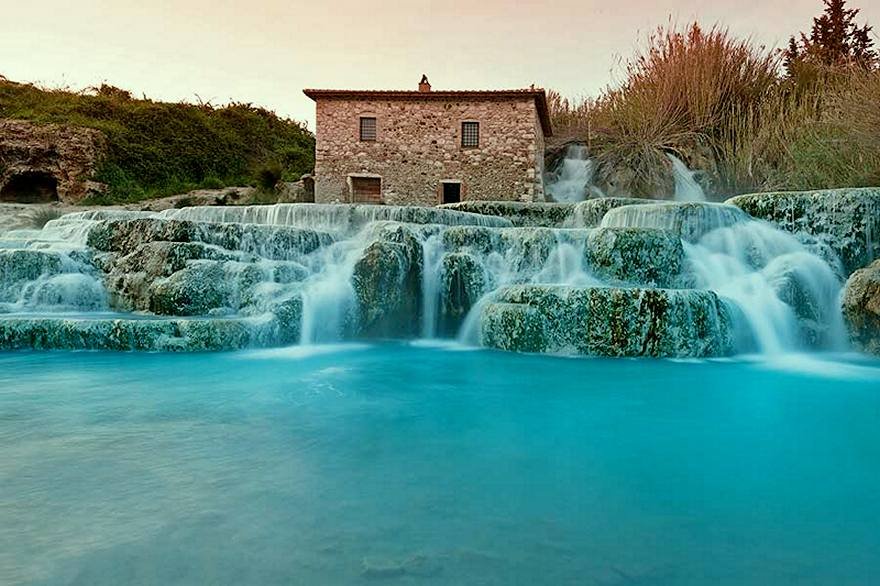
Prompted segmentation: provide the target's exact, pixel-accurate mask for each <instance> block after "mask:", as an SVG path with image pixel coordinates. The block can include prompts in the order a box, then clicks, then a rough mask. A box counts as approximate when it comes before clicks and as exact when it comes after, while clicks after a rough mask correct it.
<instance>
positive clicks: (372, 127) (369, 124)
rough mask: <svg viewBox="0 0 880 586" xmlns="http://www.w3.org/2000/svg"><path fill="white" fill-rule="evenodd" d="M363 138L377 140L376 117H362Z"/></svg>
mask: <svg viewBox="0 0 880 586" xmlns="http://www.w3.org/2000/svg"><path fill="white" fill-rule="evenodd" d="M361 140H376V119H375V118H361Z"/></svg>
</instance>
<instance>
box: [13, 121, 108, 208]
mask: <svg viewBox="0 0 880 586" xmlns="http://www.w3.org/2000/svg"><path fill="white" fill-rule="evenodd" d="M104 148H105V141H104V138H103V135H102V134H101V133H100V132H99V131H97V130H92V129H87V128H74V127H69V126H62V125H58V124H34V123H32V122H27V121H24V120H2V119H0V201H7V202H21V203H27V202H29V201H43V202H48V201H55V200H60V201H62V202H64V203H76V202H78V201H80V200H81V199H82V198H83V197H85V196H86V194H87V193H88V192H89V191H90V190H92V189H99V188H100V185H98V184H95V183H92V182H91V178H92V176H93V175H94V172H95V168H96V165H97V164H98V161H99V159H100V158H101V156H102V155H103V152H104Z"/></svg>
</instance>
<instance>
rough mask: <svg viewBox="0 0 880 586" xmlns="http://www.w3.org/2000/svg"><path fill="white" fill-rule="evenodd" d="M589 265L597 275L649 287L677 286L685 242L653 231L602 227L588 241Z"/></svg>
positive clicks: (666, 233) (682, 262) (664, 232)
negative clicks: (683, 243)
mask: <svg viewBox="0 0 880 586" xmlns="http://www.w3.org/2000/svg"><path fill="white" fill-rule="evenodd" d="M586 257H587V263H588V265H589V266H590V268H591V269H592V270H593V273H594V274H596V275H597V276H599V277H601V278H604V279H608V280H615V281H623V282H629V283H634V284H639V285H645V286H649V287H674V286H676V285H677V284H678V283H679V282H680V277H681V272H682V267H683V265H684V248H683V247H682V244H681V239H680V238H678V237H677V236H676V235H674V234H673V233H671V232H668V231H666V230H657V229H652V228H598V229H596V230H594V231H593V232H592V233H591V234H590V236H589V239H588V240H587V246H586Z"/></svg>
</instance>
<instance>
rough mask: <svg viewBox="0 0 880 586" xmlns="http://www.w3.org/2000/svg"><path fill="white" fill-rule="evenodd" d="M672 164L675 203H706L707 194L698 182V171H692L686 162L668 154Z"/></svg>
mask: <svg viewBox="0 0 880 586" xmlns="http://www.w3.org/2000/svg"><path fill="white" fill-rule="evenodd" d="M666 156H667V158H669V161H670V162H671V163H672V178H673V180H674V181H675V201H692V202H700V201H706V194H705V193H704V192H703V188H702V187H701V186H700V184H699V183H698V182H697V180H696V176H697V174H698V172H697V171H691V170H690V169H688V166H687V165H685V164H684V161H682V160H681V159H679V158H678V157H676V156H675V155H672V154H670V153H666Z"/></svg>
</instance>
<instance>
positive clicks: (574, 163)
mask: <svg viewBox="0 0 880 586" xmlns="http://www.w3.org/2000/svg"><path fill="white" fill-rule="evenodd" d="M595 167H596V163H595V161H593V160H592V159H590V158H589V155H588V151H587V147H586V146H585V145H582V144H577V143H573V144H570V145H568V147H566V150H565V155H564V157H563V159H562V161H561V162H560V163H559V166H558V168H557V169H555V170H554V171H553V173H551V174H549V175H548V177H547V179H546V183H545V191H546V193H547V195H548V196H549V198H550V200H552V201H555V202H560V203H574V202H579V201H584V200H586V199H588V198H590V197H603V196H604V194H603V193H602V192H601V190H600V189H599V188H598V187H596V186H595V185H593V174H594V173H595Z"/></svg>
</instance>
